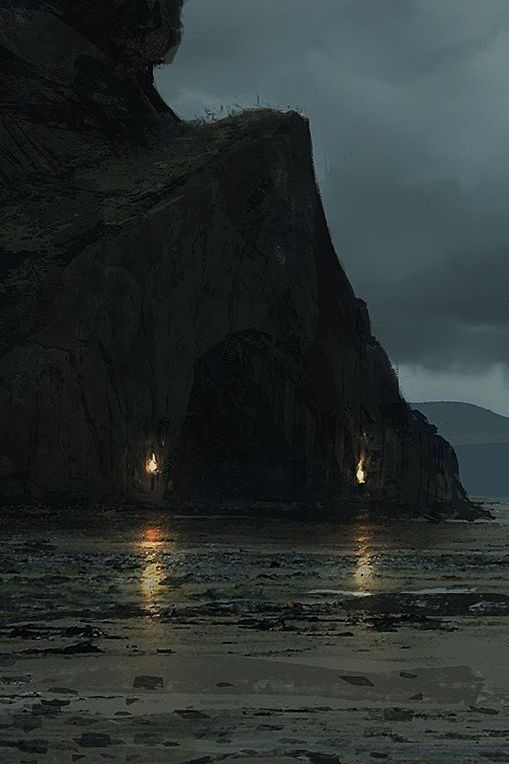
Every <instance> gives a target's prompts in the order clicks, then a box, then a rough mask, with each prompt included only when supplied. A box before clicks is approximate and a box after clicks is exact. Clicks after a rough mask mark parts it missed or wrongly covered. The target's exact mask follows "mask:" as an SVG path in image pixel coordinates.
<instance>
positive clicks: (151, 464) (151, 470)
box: [145, 452, 159, 475]
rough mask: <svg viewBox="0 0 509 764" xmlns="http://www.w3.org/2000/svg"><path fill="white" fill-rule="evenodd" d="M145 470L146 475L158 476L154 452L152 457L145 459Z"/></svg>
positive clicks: (157, 465)
mask: <svg viewBox="0 0 509 764" xmlns="http://www.w3.org/2000/svg"><path fill="white" fill-rule="evenodd" d="M145 469H146V471H147V474H148V475H158V474H159V464H158V463H157V459H156V455H155V454H154V452H152V456H151V457H150V458H149V459H147V463H146V464H145Z"/></svg>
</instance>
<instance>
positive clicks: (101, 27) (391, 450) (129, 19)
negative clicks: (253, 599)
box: [0, 0, 465, 513]
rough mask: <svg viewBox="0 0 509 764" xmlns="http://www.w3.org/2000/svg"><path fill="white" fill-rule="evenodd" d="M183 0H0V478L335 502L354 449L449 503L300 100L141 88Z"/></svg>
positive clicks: (374, 489)
mask: <svg viewBox="0 0 509 764" xmlns="http://www.w3.org/2000/svg"><path fill="white" fill-rule="evenodd" d="M180 6H181V2H180V0H175V1H174V2H172V0H168V2H156V1H155V0H152V2H145V1H144V0H134V1H131V2H129V3H127V2H124V3H122V2H114V1H113V0H111V1H110V2H103V1H102V0H101V2H100V1H99V0H95V2H87V3H85V2H71V1H70V0H69V1H68V2H67V1H66V0H58V1H55V2H51V3H50V2H48V3H44V2H43V3H35V2H31V0H16V1H15V0H10V1H9V2H6V0H0V13H1V14H2V19H3V23H2V30H3V31H2V33H1V37H0V56H1V58H2V61H3V62H7V63H8V66H7V68H5V67H2V69H1V74H0V77H1V78H2V87H3V86H4V85H5V86H7V88H8V90H7V91H6V90H2V93H3V92H7V97H5V96H3V95H2V98H6V103H4V104H3V107H5V108H3V114H2V121H0V126H1V127H0V147H1V149H0V150H1V154H0V173H1V177H2V178H3V182H4V190H3V198H2V226H1V242H0V247H1V272H0V278H1V288H0V299H1V318H0V321H1V324H0V330H1V332H0V381H1V383H0V496H1V497H2V499H3V500H10V501H12V500H20V501H28V500H39V499H44V500H48V499H49V500H54V501H62V500H66V501H67V500H83V499H118V498H127V499H138V498H149V499H155V498H157V499H165V500H168V501H202V500H213V501H214V502H215V503H217V502H221V501H224V500H229V499H235V500H245V501H269V502H275V501H277V502H301V503H303V504H307V505H309V506H312V505H313V506H314V505H316V504H321V505H323V506H328V507H330V508H332V510H333V511H334V512H337V513H340V512H341V507H342V504H344V503H345V502H347V501H348V500H349V499H350V498H352V497H355V496H356V495H358V491H359V488H358V485H357V474H356V473H357V472H358V471H359V469H360V476H363V475H365V477H366V485H365V486H364V488H365V491H367V492H368V493H369V496H370V497H372V498H373V499H374V500H384V501H389V502H391V503H395V504H399V505H404V506H407V507H410V508H415V507H419V508H425V507H431V506H438V505H445V504H446V505H455V504H458V503H464V502H465V494H464V491H463V489H462V487H461V484H460V481H459V478H458V468H457V462H456V457H455V454H454V451H453V449H452V448H451V447H450V446H449V445H448V443H447V442H446V441H445V440H443V439H442V438H440V437H439V436H438V435H437V434H436V430H435V428H434V427H432V426H431V425H429V424H428V423H427V421H426V420H425V418H424V417H423V416H421V415H419V414H418V413H417V412H413V411H412V410H411V409H410V408H409V406H408V405H407V404H406V403H405V402H404V401H403V399H402V397H401V395H400V393H399V389H398V383H397V379H396V377H395V375H394V372H393V370H392V367H391V364H390V362H389V360H388V358H387V356H386V354H385V352H384V350H383V349H382V348H381V347H380V345H379V344H378V343H377V341H376V339H375V338H374V337H373V336H372V334H371V329H370V322H369V316H368V311H367V308H366V305H365V303H364V302H362V301H361V300H359V299H357V298H356V296H355V295H354V293H353V291H352V288H351V286H350V284H349V282H348V279H347V277H346V275H345V273H344V271H343V269H342V268H341V266H340V264H339V261H338V258H337V256H336V254H335V252H334V249H333V247H332V244H331V240H330V237H329V232H328V228H327V223H326V220H325V217H324V212H323V208H322V204H321V201H320V196H319V193H318V191H317V188H316V185H315V178H314V172H313V164H312V149H311V142H310V135H309V130H308V124H307V122H306V121H305V120H304V119H303V118H302V117H300V116H299V115H297V114H295V113H287V114H281V113H278V112H274V111H266V110H258V111H252V112H246V113H244V114H240V115H238V116H235V117H230V118H228V119H225V120H222V121H221V122H218V123H215V124H208V125H197V124H183V123H179V121H178V119H177V118H176V117H175V115H174V114H173V113H172V112H171V110H169V109H168V108H167V107H166V106H165V105H164V104H162V102H161V101H160V99H159V97H158V96H157V94H156V92H155V90H154V88H153V84H152V65H153V63H155V62H156V61H159V60H162V59H164V58H165V56H166V52H167V51H168V50H169V49H174V48H175V46H176V44H177V43H178V40H179V35H180V21H179V19H180ZM6 20H7V21H8V22H9V23H6ZM41 30H43V32H44V33H41ZM55 40H58V42H59V44H58V46H57V45H54V44H53V43H54V41H55ZM48 44H49V46H50V48H51V51H52V53H51V56H49V58H48V56H47V52H48ZM41 61H44V66H43V65H42V64H41ZM366 497H367V494H366Z"/></svg>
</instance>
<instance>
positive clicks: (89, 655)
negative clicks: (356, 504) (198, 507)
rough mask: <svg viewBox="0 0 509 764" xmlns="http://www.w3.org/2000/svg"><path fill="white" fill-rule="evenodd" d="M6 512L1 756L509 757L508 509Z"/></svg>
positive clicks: (0, 630)
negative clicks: (403, 514)
mask: <svg viewBox="0 0 509 764" xmlns="http://www.w3.org/2000/svg"><path fill="white" fill-rule="evenodd" d="M490 508H491V509H492V511H493V514H494V520H492V521H482V522H475V523H469V522H428V521H426V520H412V521H403V520H401V519H399V520H394V521H390V520H385V521H382V520H378V521H377V518H374V517H373V516H372V514H371V515H370V514H369V513H368V512H363V511H362V508H360V509H359V512H358V515H357V516H356V517H354V518H352V519H350V520H349V521H348V522H340V521H339V520H331V521H312V520H308V521H304V520H298V521H297V520H294V519H292V518H291V517H273V516H271V515H267V516H264V517H255V516H252V515H250V514H249V513H248V514H246V515H242V516H239V515H238V514H235V515H231V516H225V515H224V514H222V515H217V516H215V515H214V514H213V513H212V514H208V515H201V516H188V515H178V514H175V513H170V512H168V511H165V510H164V509H160V508H152V509H150V508H137V507H123V506H122V507H114V508H111V509H104V508H99V507H91V508H89V509H88V511H87V510H85V509H84V508H80V509H59V508H48V507H44V506H39V507H36V508H30V509H27V510H26V511H23V510H22V509H20V508H19V507H4V508H3V509H2V511H1V513H0V532H1V536H0V538H1V542H2V543H1V547H0V582H1V595H0V605H1V610H0V617H1V621H0V642H1V645H0V726H1V729H0V760H1V761H2V762H5V764H8V763H10V762H48V763H50V762H51V763H53V762H55V763H58V764H61V763H62V762H72V761H80V760H81V761H83V762H84V764H89V763H90V764H92V762H104V761H105V760H112V761H115V760H116V761H119V762H124V761H125V762H128V761H133V762H139V763H140V764H142V763H143V764H144V763H145V762H146V763H147V764H158V763H159V762H171V764H184V763H186V764H189V763H190V762H193V764H207V763H208V762H227V763H228V764H234V763H236V764H262V763H263V762H271V763H272V764H292V763H294V762H310V763H311V764H325V763H329V764H331V763H332V764H337V762H340V763H341V764H350V763H353V762H370V761H376V760H380V761H383V760H385V761H388V762H389V761H390V762H421V764H422V763H426V764H427V763H428V762H430V763H431V762H440V763H441V764H443V763H444V762H453V761H454V762H458V764H459V763H461V764H464V763H465V764H466V763H467V762H485V761H496V762H503V761H509V629H508V623H509V592H508V589H509V586H508V584H509V553H508V551H507V550H508V541H509V506H507V505H505V504H503V503H498V504H493V505H492V506H491V507H490Z"/></svg>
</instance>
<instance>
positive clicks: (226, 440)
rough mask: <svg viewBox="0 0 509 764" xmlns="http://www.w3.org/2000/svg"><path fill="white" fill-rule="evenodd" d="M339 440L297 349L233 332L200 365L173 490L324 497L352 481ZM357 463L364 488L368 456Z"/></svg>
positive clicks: (210, 496)
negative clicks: (340, 458)
mask: <svg viewBox="0 0 509 764" xmlns="http://www.w3.org/2000/svg"><path fill="white" fill-rule="evenodd" d="M335 437H336V417H335V415H334V414H333V413H332V412H329V411H323V410H320V409H318V408H316V407H314V406H313V403H312V394H311V392H310V390H309V387H308V380H307V378H306V375H305V374H303V373H302V371H300V370H299V369H298V368H297V366H296V365H295V364H294V362H293V360H292V350H291V348H289V347H282V346H280V345H279V344H278V343H277V342H276V341H275V340H274V338H273V337H271V336H269V335H266V334H263V333H261V332H256V331H245V332H241V333H238V334H232V335H229V336H228V337H227V338H226V339H225V340H223V341H222V342H220V343H219V344H218V345H216V346H214V347H213V348H211V349H210V350H209V351H207V352H206V353H205V354H204V355H203V356H202V357H201V358H200V359H199V360H198V362H197V363H196V364H195V368H194V385H193V388H192V391H191V395H190V400H189V405H188V410H187V414H186V418H185V422H184V426H183V431H182V437H181V441H180V446H179V449H178V453H177V458H176V461H175V465H174V472H173V476H172V478H173V479H172V482H171V484H170V487H169V489H168V491H169V493H171V494H172V495H173V496H176V497H179V498H186V499H196V500H200V501H207V500H218V499H241V500H246V501H249V500H251V501H281V502H293V501H302V500H320V499H322V498H323V497H324V496H326V495H327V494H331V493H332V492H331V486H335V487H336V489H337V488H338V487H340V486H341V485H342V484H343V483H344V480H343V479H342V477H341V470H340V469H339V466H338V464H337V461H336V458H335V456H334V452H335V449H334V443H335ZM350 461H351V464H349V469H348V470H347V473H350V474H351V483H352V485H353V486H358V487H361V488H364V486H365V484H366V482H367V472H366V460H365V457H364V455H362V454H361V455H357V458H356V459H354V458H353V454H351V460H350ZM343 472H344V471H343ZM331 476H332V477H331ZM343 487H344V486H343Z"/></svg>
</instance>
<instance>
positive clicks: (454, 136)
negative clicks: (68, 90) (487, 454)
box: [158, 0, 509, 371]
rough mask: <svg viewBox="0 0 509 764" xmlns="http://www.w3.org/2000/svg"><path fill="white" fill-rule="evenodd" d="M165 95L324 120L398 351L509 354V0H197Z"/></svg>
mask: <svg viewBox="0 0 509 764" xmlns="http://www.w3.org/2000/svg"><path fill="white" fill-rule="evenodd" d="M184 21H185V32H184V42H183V45H182V48H181V50H180V52H179V54H178V56H177V59H176V61H175V63H174V64H173V66H172V67H170V68H169V69H166V70H162V71H161V72H160V73H159V76H158V86H159V89H160V90H161V93H162V94H163V96H164V97H165V98H166V99H167V100H168V102H169V103H171V105H172V106H173V107H174V108H175V109H176V110H177V111H179V112H180V113H182V114H183V115H184V116H187V117H193V116H196V115H203V112H204V109H205V108H208V109H218V108H219V107H220V106H221V105H224V106H225V107H228V106H232V105H233V104H240V105H247V106H252V105H254V104H255V102H256V99H257V96H258V95H259V97H260V99H261V101H262V102H263V103H268V104H272V105H275V106H279V107H283V108H284V107H286V106H291V107H298V108H300V109H301V110H303V111H304V113H306V114H307V115H308V116H309V117H310V119H311V123H312V128H313V131H314V140H315V155H316V164H317V169H318V172H319V176H320V179H321V185H322V189H323V195H324V201H325V204H326V208H327V214H328V218H329V222H330V225H331V230H332V233H333V236H334V240H335V244H336V248H337V250H338V253H339V255H340V257H341V259H342V262H343V263H344V264H345V267H346V269H347V272H348V273H349V275H350V277H351V278H352V281H353V283H354V285H355V287H356V290H357V292H358V293H359V294H361V295H362V296H363V297H365V298H366V299H367V300H368V303H369V305H370V309H371V312H372V314H373V317H374V326H375V330H376V332H377V334H378V336H379V337H380V339H381V340H382V341H383V342H384V343H385V344H386V346H387V348H388V350H389V352H390V353H391V355H392V357H393V358H395V359H397V360H399V361H401V362H403V363H414V364H419V365H421V366H424V367H428V368H429V369H438V368H443V369H446V368H450V367H455V368H458V367H463V368H465V369H469V370H481V371H482V370H483V369H485V368H487V367H489V366H490V365H492V364H494V363H497V362H503V363H505V364H508V365H509V343H508V341H507V340H508V339H509V337H508V334H509V326H508V324H509V304H508V298H506V296H505V287H506V285H507V283H508V278H507V277H508V276H509V257H508V255H509V215H508V214H507V205H508V199H509V193H508V192H509V171H508V170H509V162H508V157H507V155H508V152H509V147H508V143H509V141H508V135H509V98H508V93H507V90H508V86H509V77H508V75H507V72H508V71H509V45H508V43H509V2H507V0H482V1H481V0H312V2H311V1H310V0H188V2H187V5H186V10H185V16H184Z"/></svg>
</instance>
